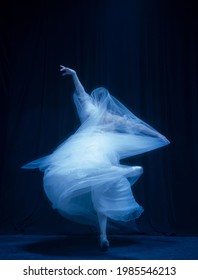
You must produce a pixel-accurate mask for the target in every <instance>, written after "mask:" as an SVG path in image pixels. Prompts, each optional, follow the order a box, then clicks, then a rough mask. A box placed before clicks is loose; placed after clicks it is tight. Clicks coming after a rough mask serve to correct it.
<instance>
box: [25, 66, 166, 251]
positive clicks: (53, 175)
mask: <svg viewBox="0 0 198 280" xmlns="http://www.w3.org/2000/svg"><path fill="white" fill-rule="evenodd" d="M60 67H61V69H60V71H61V72H62V75H63V76H64V75H71V76H72V78H73V81H74V85H75V89H76V90H75V93H74V102H75V105H76V107H77V111H78V115H79V118H80V121H81V126H80V128H79V129H78V130H77V131H76V133H74V134H73V135H72V136H71V137H69V139H67V140H66V141H65V142H63V143H62V144H61V145H60V146H59V147H58V148H57V149H56V150H55V151H54V152H53V153H52V154H50V155H48V156H46V157H44V158H40V159H38V160H35V161H33V162H30V163H28V164H26V165H25V166H23V167H24V168H39V169H40V170H41V171H44V189H45V192H46V194H47V196H48V198H49V200H50V201H51V202H52V204H53V208H56V209H57V210H58V211H59V212H60V213H61V214H62V215H63V216H65V217H67V218H70V219H72V220H74V221H77V222H80V223H88V224H94V223H95V221H96V216H97V217H98V222H99V228H100V246H101V248H102V249H104V250H105V249H107V248H108V247H109V241H108V239H107V236H106V226H107V218H110V219H113V220H119V221H129V220H133V219H136V218H138V217H139V216H140V215H141V213H142V212H143V208H142V207H141V206H140V205H139V204H138V203H137V202H136V201H135V198H134V196H133V194H132V191H131V186H132V185H133V184H134V183H135V182H136V181H137V179H138V178H139V177H140V175H141V174H142V172H143V169H142V167H140V166H133V167H131V166H126V165H121V164H120V162H119V161H120V159H123V158H127V157H130V156H134V155H137V154H141V153H144V152H147V151H150V150H153V149H156V148H159V147H162V146H164V145H167V144H168V143H169V141H168V140H167V139H166V138H165V137H164V136H163V135H161V134H160V133H158V132H157V131H156V130H154V129H153V128H152V127H150V126H149V125H147V124H146V123H144V122H143V121H141V120H140V119H138V118H137V117H136V116H135V115H134V114H132V113H131V112H130V111H129V110H128V109H127V108H126V107H125V106H123V105H122V104H121V103H120V102H119V101H118V100H117V99H115V98H114V97H113V96H111V95H110V94H109V92H108V91H107V90H106V89H105V88H97V89H96V90H94V91H93V92H92V94H91V95H88V94H87V93H86V92H85V90H84V88H83V86H82V84H81V83H80V81H79V79H78V77H77V75H76V72H75V71H74V70H72V69H70V68H66V67H64V66H62V65H61V66H60Z"/></svg>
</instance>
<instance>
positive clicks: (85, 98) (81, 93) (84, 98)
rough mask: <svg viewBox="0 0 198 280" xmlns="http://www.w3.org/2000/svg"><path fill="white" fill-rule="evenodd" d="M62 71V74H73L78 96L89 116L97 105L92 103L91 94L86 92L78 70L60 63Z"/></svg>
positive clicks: (85, 112)
mask: <svg viewBox="0 0 198 280" xmlns="http://www.w3.org/2000/svg"><path fill="white" fill-rule="evenodd" d="M60 71H61V72H62V76H65V75H71V76H72V78H73V82H74V86H75V89H76V94H77V96H78V100H79V101H80V104H81V108H82V110H83V111H84V114H85V115H86V116H87V117H89V115H90V114H91V113H92V112H93V111H94V110H95V106H94V105H93V103H92V99H91V96H90V95H89V94H87V93H86V91H85V90H84V87H83V85H82V84H81V82H80V80H79V79H78V76H77V74H76V71H74V70H73V69H70V68H68V67H65V66H63V65H60Z"/></svg>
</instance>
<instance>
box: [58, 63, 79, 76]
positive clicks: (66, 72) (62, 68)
mask: <svg viewBox="0 0 198 280" xmlns="http://www.w3.org/2000/svg"><path fill="white" fill-rule="evenodd" d="M60 71H61V72H62V76H65V75H73V74H75V73H76V72H75V71H74V70H73V69H71V68H68V67H65V66H63V65H60Z"/></svg>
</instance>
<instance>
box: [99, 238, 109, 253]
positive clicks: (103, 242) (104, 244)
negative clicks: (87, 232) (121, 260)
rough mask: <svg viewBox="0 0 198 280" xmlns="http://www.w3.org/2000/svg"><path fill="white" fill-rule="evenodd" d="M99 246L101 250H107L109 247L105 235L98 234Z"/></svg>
mask: <svg viewBox="0 0 198 280" xmlns="http://www.w3.org/2000/svg"><path fill="white" fill-rule="evenodd" d="M100 248H101V250H102V251H107V250H108V248H109V241H108V239H107V237H106V236H100Z"/></svg>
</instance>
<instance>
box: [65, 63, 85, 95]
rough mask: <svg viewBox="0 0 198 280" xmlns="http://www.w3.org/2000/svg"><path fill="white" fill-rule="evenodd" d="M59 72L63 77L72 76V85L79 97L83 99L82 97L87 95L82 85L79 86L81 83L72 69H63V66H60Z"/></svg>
mask: <svg viewBox="0 0 198 280" xmlns="http://www.w3.org/2000/svg"><path fill="white" fill-rule="evenodd" d="M60 71H61V72H62V76H65V75H71V76H72V78H73V81H74V85H75V89H76V93H77V94H78V95H79V97H83V96H84V95H87V93H86V92H85V90H84V87H83V85H82V84H81V82H80V81H79V79H78V76H77V74H76V71H74V70H73V69H70V68H68V67H65V66H63V65H60Z"/></svg>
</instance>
